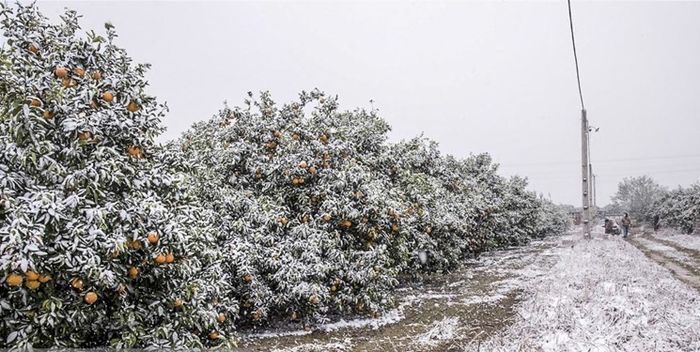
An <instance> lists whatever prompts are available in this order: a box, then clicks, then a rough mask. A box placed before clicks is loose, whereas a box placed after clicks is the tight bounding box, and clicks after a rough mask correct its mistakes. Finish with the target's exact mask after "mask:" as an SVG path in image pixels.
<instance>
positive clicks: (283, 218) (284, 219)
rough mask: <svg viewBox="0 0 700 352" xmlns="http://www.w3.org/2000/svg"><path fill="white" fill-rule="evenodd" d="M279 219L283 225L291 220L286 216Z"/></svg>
mask: <svg viewBox="0 0 700 352" xmlns="http://www.w3.org/2000/svg"><path fill="white" fill-rule="evenodd" d="M277 221H279V223H280V224H282V226H287V223H288V222H289V220H288V219H287V217H286V216H281V217H280V218H279V219H278V220H277Z"/></svg>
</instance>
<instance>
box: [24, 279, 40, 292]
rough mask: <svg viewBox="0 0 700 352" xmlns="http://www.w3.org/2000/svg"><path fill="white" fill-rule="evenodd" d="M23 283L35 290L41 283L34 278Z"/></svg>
mask: <svg viewBox="0 0 700 352" xmlns="http://www.w3.org/2000/svg"><path fill="white" fill-rule="evenodd" d="M24 285H25V286H27V288H28V289H30V290H36V289H37V288H39V286H40V285H41V284H40V283H39V281H36V280H27V282H26V283H25V284H24Z"/></svg>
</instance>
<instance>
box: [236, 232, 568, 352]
mask: <svg viewBox="0 0 700 352" xmlns="http://www.w3.org/2000/svg"><path fill="white" fill-rule="evenodd" d="M560 244H561V239H560V238H554V237H553V238H549V239H547V240H545V241H537V242H534V243H532V244H531V245H529V246H526V247H519V248H512V249H508V250H501V251H495V252H492V253H487V254H484V255H482V256H481V257H480V258H478V259H474V260H470V261H468V262H467V263H465V266H464V267H463V268H462V269H460V270H457V271H455V272H452V273H449V274H445V275H437V274H436V275H431V276H430V277H426V278H425V281H424V282H423V283H421V284H415V285H410V286H406V287H403V288H401V289H399V290H398V292H397V298H398V301H399V302H400V304H399V306H398V307H397V308H396V309H394V310H392V311H390V312H389V313H388V314H386V315H385V316H384V317H380V318H378V319H367V318H359V319H353V320H341V321H338V322H333V323H328V324H322V325H319V326H316V327H313V328H312V329H309V330H304V329H300V328H299V327H296V328H295V327H288V328H286V329H285V328H278V329H271V330H263V331H256V332H247V333H246V334H244V335H243V336H242V341H241V344H240V347H241V350H242V351H381V352H388V351H402V352H405V351H446V350H461V349H462V346H464V345H466V344H469V343H470V342H473V341H481V340H484V339H486V338H488V337H489V336H490V335H492V334H494V333H497V332H498V331H499V330H501V329H502V328H504V327H505V326H507V325H508V324H510V322H511V321H512V320H513V317H514V308H515V306H516V304H517V302H518V300H519V297H520V293H519V292H518V289H519V287H520V286H522V283H523V282H524V281H527V280H529V279H531V278H533V277H536V275H539V274H541V272H540V271H533V270H531V269H530V267H536V268H548V267H549V266H551V265H553V264H554V261H555V260H554V259H555V258H554V257H553V256H552V255H551V253H550V250H551V248H553V247H555V246H558V245H560Z"/></svg>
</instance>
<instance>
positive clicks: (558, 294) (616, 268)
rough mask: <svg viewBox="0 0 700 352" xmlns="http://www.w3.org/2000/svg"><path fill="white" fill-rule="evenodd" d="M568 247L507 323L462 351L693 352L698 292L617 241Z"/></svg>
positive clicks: (698, 340) (530, 286)
mask: <svg viewBox="0 0 700 352" xmlns="http://www.w3.org/2000/svg"><path fill="white" fill-rule="evenodd" d="M572 244H573V248H572V247H571V246H570V245H569V246H564V247H562V248H558V249H557V250H555V251H554V252H553V253H555V254H558V256H559V262H558V263H557V264H555V265H554V266H553V267H552V268H551V269H549V270H548V271H547V272H546V275H537V276H536V277H535V278H534V279H533V280H530V281H528V282H526V283H525V284H524V286H523V289H524V291H525V293H524V294H523V297H524V298H525V300H524V301H523V302H521V303H520V305H519V306H518V317H519V318H518V319H517V320H516V321H515V322H514V323H513V325H511V326H510V327H509V328H507V329H506V330H504V331H502V332H501V333H500V334H498V335H496V336H494V337H492V338H490V339H488V340H486V341H485V342H483V343H481V344H479V346H467V350H477V349H479V350H484V351H491V350H496V351H515V350H521V351H523V350H524V351H531V350H542V351H616V350H624V351H697V350H700V295H698V292H697V291H695V290H693V289H691V288H690V287H688V286H687V285H685V284H683V283H682V282H680V281H678V280H676V279H674V278H673V277H672V276H671V273H670V272H669V271H667V270H666V269H664V268H663V267H661V266H659V265H657V264H656V263H654V262H651V261H650V260H648V259H647V258H646V257H645V256H644V254H643V253H642V252H640V251H639V250H637V249H636V248H635V247H633V246H632V245H631V244H629V243H626V242H625V241H623V240H621V239H619V238H608V239H600V238H594V239H593V240H589V241H586V240H577V241H575V242H573V243H572Z"/></svg>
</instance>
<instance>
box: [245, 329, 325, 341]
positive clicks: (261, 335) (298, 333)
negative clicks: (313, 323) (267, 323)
mask: <svg viewBox="0 0 700 352" xmlns="http://www.w3.org/2000/svg"><path fill="white" fill-rule="evenodd" d="M312 332H313V331H311V330H291V331H269V332H261V333H257V334H250V335H245V337H246V338H247V339H269V338H275V337H283V336H304V335H308V334H310V333H312Z"/></svg>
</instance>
